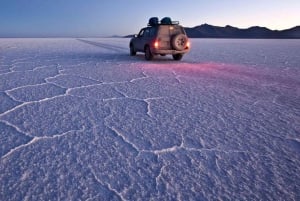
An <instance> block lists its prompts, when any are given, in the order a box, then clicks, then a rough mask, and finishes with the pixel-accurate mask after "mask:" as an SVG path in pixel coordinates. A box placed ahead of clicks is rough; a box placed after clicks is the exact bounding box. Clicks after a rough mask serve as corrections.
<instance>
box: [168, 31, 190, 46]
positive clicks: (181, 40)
mask: <svg viewBox="0 0 300 201" xmlns="http://www.w3.org/2000/svg"><path fill="white" fill-rule="evenodd" d="M171 42H172V43H171V44H172V47H173V48H174V49H175V50H184V49H185V48H186V45H187V42H188V38H187V36H186V35H184V34H177V35H175V36H173V38H172V41H171Z"/></svg>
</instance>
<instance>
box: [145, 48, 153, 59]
mask: <svg viewBox="0 0 300 201" xmlns="http://www.w3.org/2000/svg"><path fill="white" fill-rule="evenodd" d="M145 59H146V60H147V61H150V60H152V59H153V54H152V53H151V50H150V47H149V46H148V45H147V46H146V47H145Z"/></svg>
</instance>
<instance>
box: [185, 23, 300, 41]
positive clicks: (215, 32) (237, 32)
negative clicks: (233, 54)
mask: <svg viewBox="0 0 300 201" xmlns="http://www.w3.org/2000/svg"><path fill="white" fill-rule="evenodd" d="M185 31H186V33H187V35H188V36H189V37H190V38H298V39H300V26H296V27H293V28H291V29H286V30H281V31H278V30H270V29H268V28H266V27H259V26H253V27H250V28H247V29H240V28H237V27H232V26H229V25H227V26H225V27H219V26H213V25H209V24H202V25H200V26H196V27H193V28H188V27H186V28H185Z"/></svg>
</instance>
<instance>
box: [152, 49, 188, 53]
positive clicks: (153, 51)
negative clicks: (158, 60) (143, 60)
mask: <svg viewBox="0 0 300 201" xmlns="http://www.w3.org/2000/svg"><path fill="white" fill-rule="evenodd" d="M189 51H190V50H189V49H184V50H180V51H179V50H161V49H156V48H152V49H151V53H152V54H185V53H187V52H189Z"/></svg>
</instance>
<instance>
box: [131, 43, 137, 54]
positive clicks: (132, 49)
mask: <svg viewBox="0 0 300 201" xmlns="http://www.w3.org/2000/svg"><path fill="white" fill-rule="evenodd" d="M135 55H136V51H135V49H134V47H133V45H130V56H135Z"/></svg>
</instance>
